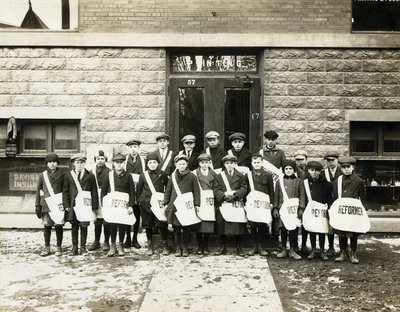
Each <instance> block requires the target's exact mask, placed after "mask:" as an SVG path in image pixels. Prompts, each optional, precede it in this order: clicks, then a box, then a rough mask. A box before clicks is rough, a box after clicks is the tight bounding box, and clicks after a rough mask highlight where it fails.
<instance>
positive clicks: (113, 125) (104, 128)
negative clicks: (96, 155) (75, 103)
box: [85, 119, 129, 143]
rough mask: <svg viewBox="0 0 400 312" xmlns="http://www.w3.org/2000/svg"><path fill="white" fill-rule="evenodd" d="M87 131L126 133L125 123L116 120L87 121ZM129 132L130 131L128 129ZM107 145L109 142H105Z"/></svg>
mask: <svg viewBox="0 0 400 312" xmlns="http://www.w3.org/2000/svg"><path fill="white" fill-rule="evenodd" d="M85 128H86V131H97V132H109V131H124V130H125V128H124V127H123V121H121V120H115V119H112V120H110V119H107V120H104V119H86V124H85ZM126 130H129V129H126ZM104 143H107V142H104Z"/></svg>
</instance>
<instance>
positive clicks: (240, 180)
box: [214, 155, 247, 256]
mask: <svg viewBox="0 0 400 312" xmlns="http://www.w3.org/2000/svg"><path fill="white" fill-rule="evenodd" d="M236 161H237V159H236V157H235V156H233V155H226V156H224V158H222V162H223V164H224V166H225V169H224V171H223V173H225V175H226V177H227V180H228V183H229V185H230V187H231V189H232V191H235V192H234V194H233V195H227V194H225V192H226V191H227V188H226V186H225V183H224V181H223V178H222V175H221V174H222V173H220V174H218V175H217V176H216V177H215V181H214V195H215V199H216V201H217V205H218V207H217V209H216V216H215V217H216V234H219V235H220V237H221V247H220V249H219V250H218V251H217V252H216V253H215V254H216V255H222V254H226V240H227V236H228V235H234V237H235V243H236V254H237V255H239V256H244V252H243V250H242V247H241V245H240V241H241V238H242V236H243V235H245V234H247V227H246V223H239V222H227V221H225V219H224V218H223V217H222V214H221V211H220V209H219V206H221V204H223V203H224V202H228V203H232V202H236V201H242V200H243V198H244V197H245V196H246V193H247V184H246V178H245V176H244V175H243V174H241V173H240V172H239V171H237V170H236V169H235V166H236Z"/></svg>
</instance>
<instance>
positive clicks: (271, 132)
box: [264, 130, 279, 140]
mask: <svg viewBox="0 0 400 312" xmlns="http://www.w3.org/2000/svg"><path fill="white" fill-rule="evenodd" d="M264 137H265V138H266V139H271V140H275V139H277V138H278V137H279V134H278V133H276V131H274V130H268V131H267V132H265V133H264Z"/></svg>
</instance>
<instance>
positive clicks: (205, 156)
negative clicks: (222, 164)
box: [197, 153, 211, 162]
mask: <svg viewBox="0 0 400 312" xmlns="http://www.w3.org/2000/svg"><path fill="white" fill-rule="evenodd" d="M202 160H208V161H210V160H211V156H210V155H208V154H206V153H202V154H200V155H199V157H197V162H201V161H202Z"/></svg>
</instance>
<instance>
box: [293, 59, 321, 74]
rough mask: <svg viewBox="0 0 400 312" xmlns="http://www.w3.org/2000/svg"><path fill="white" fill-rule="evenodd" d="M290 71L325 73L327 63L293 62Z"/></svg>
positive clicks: (317, 61)
mask: <svg viewBox="0 0 400 312" xmlns="http://www.w3.org/2000/svg"><path fill="white" fill-rule="evenodd" d="M289 70H290V71H302V72H320V71H325V61H322V60H291V61H290V62H289Z"/></svg>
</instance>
